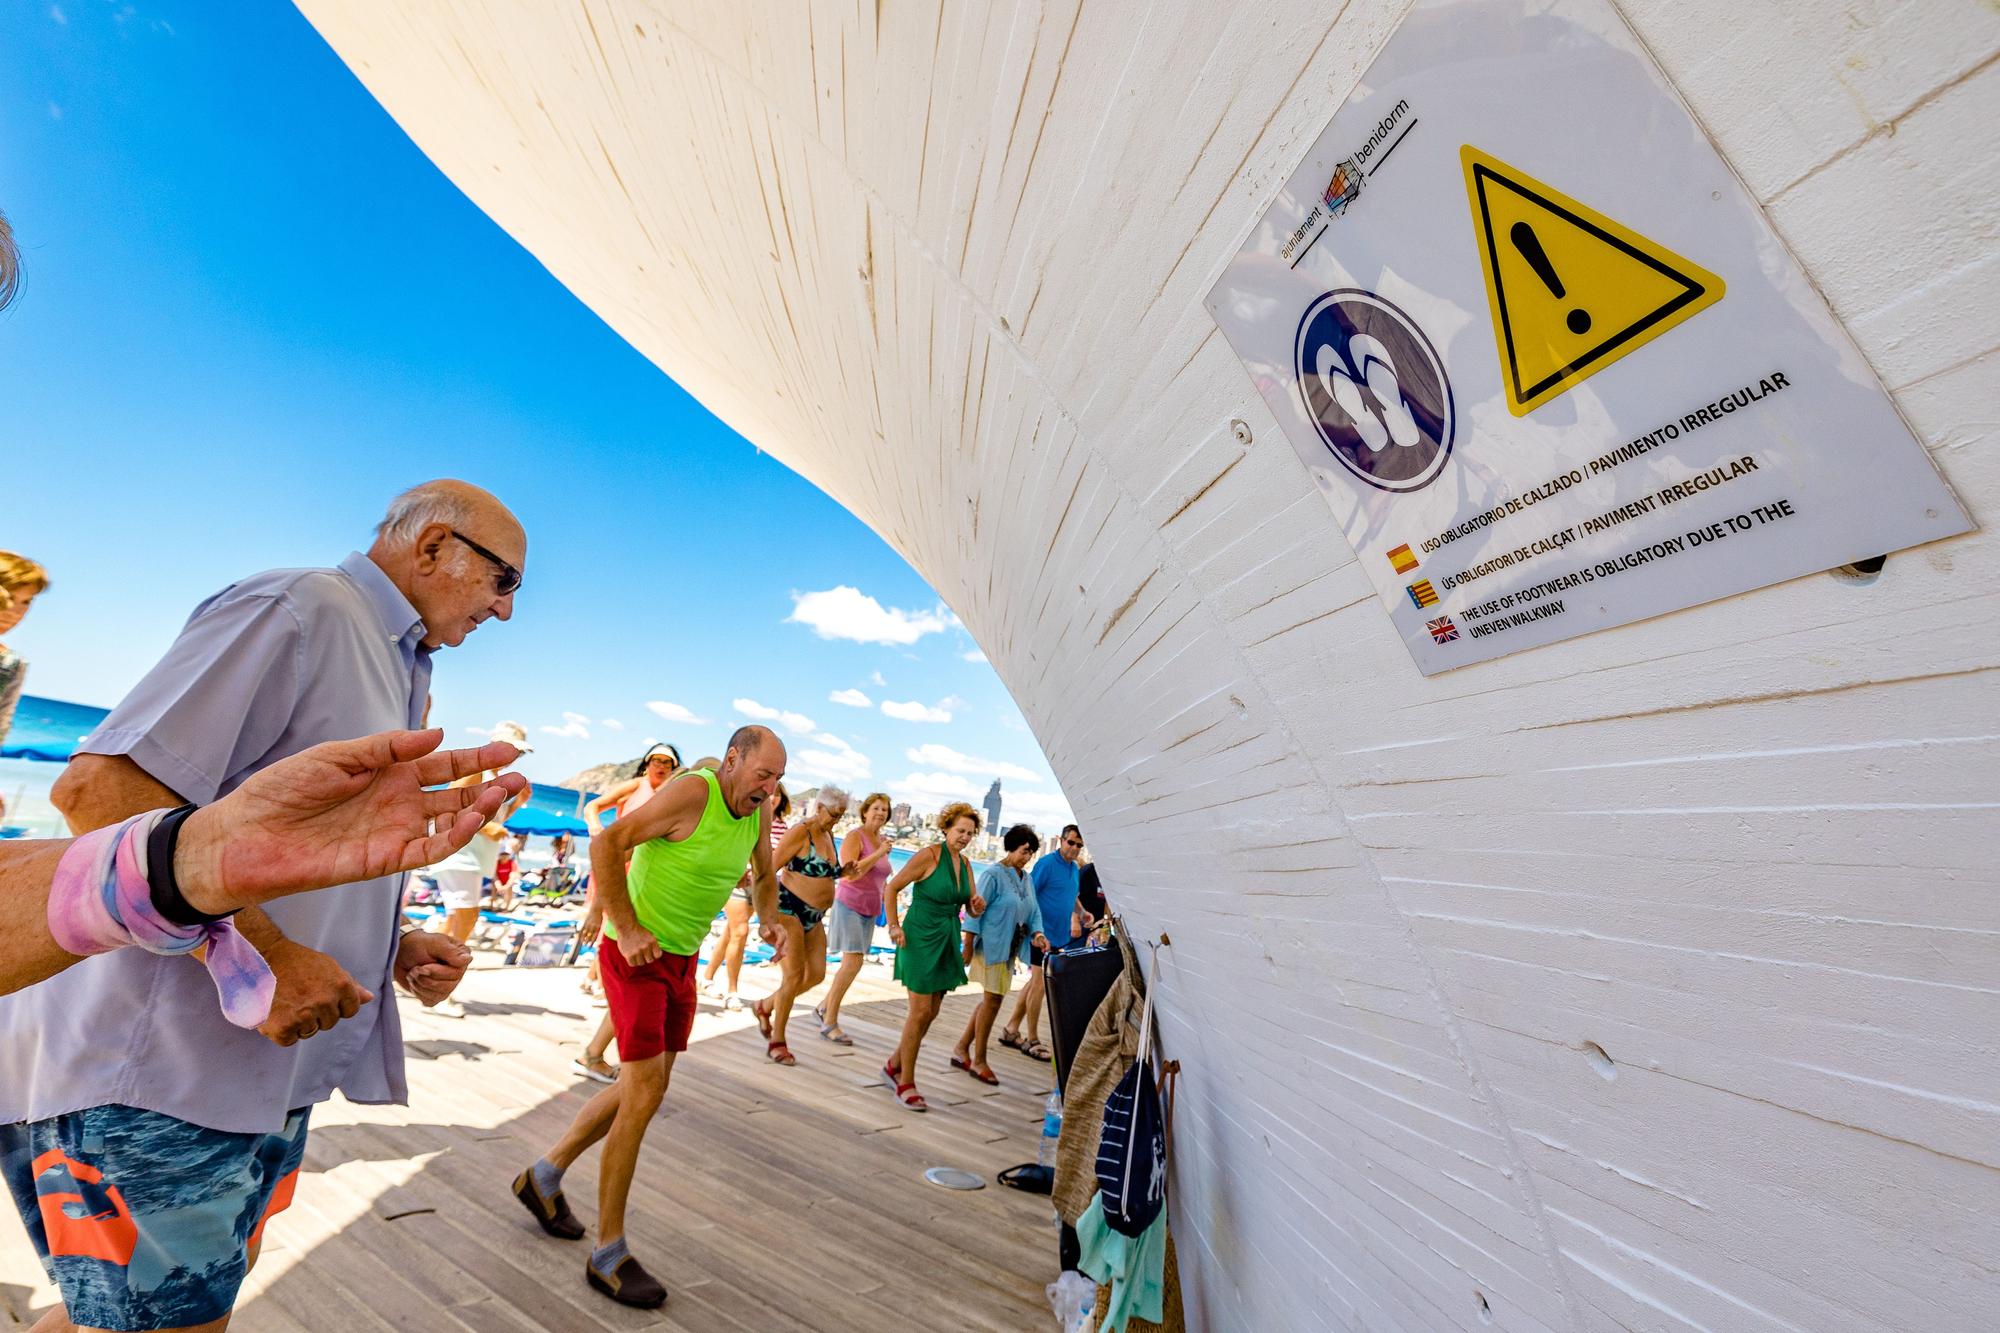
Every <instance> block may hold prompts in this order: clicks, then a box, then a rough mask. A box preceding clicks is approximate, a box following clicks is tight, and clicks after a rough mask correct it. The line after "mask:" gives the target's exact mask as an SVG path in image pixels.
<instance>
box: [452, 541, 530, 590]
mask: <svg viewBox="0 0 2000 1333" xmlns="http://www.w3.org/2000/svg"><path fill="white" fill-rule="evenodd" d="M446 531H447V532H449V533H451V535H452V536H454V537H456V538H458V539H459V540H460V541H462V542H464V543H465V544H466V545H467V546H468V547H470V548H472V552H473V554H475V555H483V556H485V557H486V558H487V560H489V561H491V562H492V564H493V568H494V569H495V570H497V571H498V576H497V578H496V579H495V581H494V591H496V592H497V593H499V594H500V596H502V597H506V596H508V595H509V594H511V593H514V592H516V591H518V590H519V589H520V587H521V571H520V570H518V569H516V568H514V566H512V565H510V564H508V563H507V562H506V561H505V560H502V559H501V558H500V557H499V556H497V555H495V554H493V552H491V551H489V550H487V549H486V548H485V547H484V546H481V545H480V544H479V543H478V542H476V541H474V540H472V538H470V537H468V536H466V535H465V534H464V533H462V532H460V531H459V530H458V529H457V528H447V529H446Z"/></svg>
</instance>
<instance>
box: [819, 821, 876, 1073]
mask: <svg viewBox="0 0 2000 1333" xmlns="http://www.w3.org/2000/svg"><path fill="white" fill-rule="evenodd" d="M888 822H889V798H888V796H887V795H886V794H885V793H883V792H879V791H878V792H870V793H869V794H868V795H867V796H866V797H865V798H864V799H863V800H862V802H861V824H860V827H858V828H855V829H851V830H849V832H848V834H847V836H846V837H845V838H843V839H842V840H841V843H840V859H841V862H842V863H843V864H846V865H851V866H853V867H854V869H853V871H852V872H851V873H850V874H849V875H848V877H847V878H845V879H842V880H841V881H840V883H839V884H837V885H835V886H834V890H833V907H832V908H831V909H830V910H829V911H828V912H827V914H826V943H827V947H828V948H830V949H832V950H834V951H835V952H837V953H838V954H839V955H840V968H839V970H838V971H836V972H835V973H834V974H833V983H832V984H831V985H830V986H828V987H827V989H826V999H825V1001H824V1002H822V1003H821V1004H820V1005H819V1007H818V1008H816V1009H814V1010H813V1013H814V1014H816V1015H818V1017H819V1035H820V1036H822V1037H824V1038H826V1039H827V1040H828V1041H832V1042H838V1043H840V1044H841V1045H842V1046H852V1045H853V1044H854V1038H852V1037H850V1036H848V1035H847V1034H846V1033H845V1032H842V1031H841V1030H840V999H841V997H842V996H843V995H845V994H847V988H848V987H849V986H852V985H853V984H854V978H856V977H857V976H860V975H861V964H862V963H864V962H866V961H867V959H868V949H869V946H871V945H873V944H874V943H875V918H876V917H878V916H880V915H881V914H882V890H883V887H884V886H885V885H887V884H888V882H889V849H890V846H891V844H890V842H889V840H888V839H886V838H884V837H883V836H882V826H883V825H884V824H886V823H888Z"/></svg>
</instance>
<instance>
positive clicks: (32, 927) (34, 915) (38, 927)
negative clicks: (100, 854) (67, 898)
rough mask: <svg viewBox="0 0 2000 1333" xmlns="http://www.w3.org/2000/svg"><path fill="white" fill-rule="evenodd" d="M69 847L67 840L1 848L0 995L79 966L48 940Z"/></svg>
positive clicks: (52, 938)
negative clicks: (52, 896) (53, 892)
mask: <svg viewBox="0 0 2000 1333" xmlns="http://www.w3.org/2000/svg"><path fill="white" fill-rule="evenodd" d="M69 844H70V840H69V839H68V838H56V839H49V840H47V841H41V840H37V841H34V842H11V843H10V842H0V904H4V905H5V910H4V911H0V995H7V994H11V993H12V992H14V991H17V990H20V989H21V988H22V987H23V986H32V985H34V984H35V983H36V982H37V981H41V980H43V979H45V978H47V977H52V976H54V975H55V974H56V973H58V972H60V971H62V970H63V969H64V968H66V967H68V966H69V965H70V964H72V963H74V962H77V961H78V959H77V956H76V955H75V954H73V953H71V952H69V951H68V950H67V949H64V948H63V947H62V946H61V945H59V944H57V943H56V941H55V936H53V935H51V934H49V885H50V884H51V883H52V882H53V881H54V879H55V873H56V863H57V862H58V861H60V860H61V859H62V854H63V853H64V852H65V851H67V850H69Z"/></svg>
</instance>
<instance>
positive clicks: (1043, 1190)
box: [999, 1162, 1056, 1194]
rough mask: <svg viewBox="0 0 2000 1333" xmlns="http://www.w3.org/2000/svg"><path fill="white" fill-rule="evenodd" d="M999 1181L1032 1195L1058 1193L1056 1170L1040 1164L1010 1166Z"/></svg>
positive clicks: (1026, 1163)
mask: <svg viewBox="0 0 2000 1333" xmlns="http://www.w3.org/2000/svg"><path fill="white" fill-rule="evenodd" d="M999 1179H1000V1183H1001V1184H1002V1185H1011V1186H1013V1187H1014V1188H1015V1189H1017V1190H1026V1191H1027V1192H1028V1193H1030V1194H1054V1193H1055V1191H1056V1169H1055V1168H1054V1167H1052V1166H1043V1165H1042V1164H1041V1163H1040V1162H1023V1163H1021V1164H1020V1165H1019V1166H1010V1167H1008V1168H1007V1169H1006V1170H1005V1171H1002V1172H1001V1173H1000V1177H999Z"/></svg>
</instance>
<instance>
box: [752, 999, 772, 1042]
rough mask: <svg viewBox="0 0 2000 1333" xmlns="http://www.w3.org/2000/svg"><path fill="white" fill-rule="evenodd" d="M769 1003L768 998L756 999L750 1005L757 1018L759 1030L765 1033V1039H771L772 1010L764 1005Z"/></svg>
mask: <svg viewBox="0 0 2000 1333" xmlns="http://www.w3.org/2000/svg"><path fill="white" fill-rule="evenodd" d="M769 1003H770V1001H769V1000H768V999H765V1000H755V1001H752V1002H751V1005H750V1012H751V1013H752V1014H754V1015H755V1016H756V1019H757V1030H758V1031H759V1032H761V1033H763V1034H764V1040H765V1041H769V1040H771V1011H770V1010H769V1009H766V1008H765V1007H764V1006H765V1005H767V1004H769Z"/></svg>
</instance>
